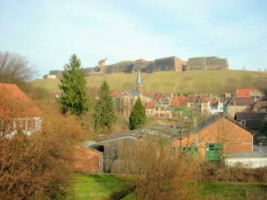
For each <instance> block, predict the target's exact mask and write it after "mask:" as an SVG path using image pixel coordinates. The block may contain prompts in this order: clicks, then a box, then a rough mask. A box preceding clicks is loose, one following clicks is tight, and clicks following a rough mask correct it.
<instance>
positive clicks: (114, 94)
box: [110, 90, 122, 97]
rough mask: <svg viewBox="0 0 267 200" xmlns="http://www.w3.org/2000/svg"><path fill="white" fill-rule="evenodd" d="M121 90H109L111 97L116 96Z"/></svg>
mask: <svg viewBox="0 0 267 200" xmlns="http://www.w3.org/2000/svg"><path fill="white" fill-rule="evenodd" d="M121 92H122V91H120V90H110V96H111V97H117V96H119V95H120V94H121Z"/></svg>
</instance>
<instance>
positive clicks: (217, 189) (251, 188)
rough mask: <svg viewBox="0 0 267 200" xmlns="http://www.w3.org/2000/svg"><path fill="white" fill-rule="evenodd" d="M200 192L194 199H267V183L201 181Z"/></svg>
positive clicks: (132, 199) (128, 198) (131, 196)
mask: <svg viewBox="0 0 267 200" xmlns="http://www.w3.org/2000/svg"><path fill="white" fill-rule="evenodd" d="M198 185H199V190H198V191H199V193H198V194H194V196H195V198H192V200H199V199H201V200H224V199H227V200H243V199H246V200H265V199H267V184H253V183H219V182H218V183H215V182H202V183H199V184H198ZM134 199H135V195H134V193H130V194H128V195H127V196H126V197H124V198H123V199H122V200H134Z"/></svg>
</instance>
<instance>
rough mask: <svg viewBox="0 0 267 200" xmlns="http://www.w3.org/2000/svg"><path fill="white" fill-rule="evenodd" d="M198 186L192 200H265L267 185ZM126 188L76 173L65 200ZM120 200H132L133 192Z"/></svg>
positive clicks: (97, 199)
mask: <svg viewBox="0 0 267 200" xmlns="http://www.w3.org/2000/svg"><path fill="white" fill-rule="evenodd" d="M198 185H199V190H198V191H199V194H197V195H194V196H195V197H196V198H194V199H204V200H211V199H212V200H213V199H215V200H222V199H227V200H241V199H267V184H256V183H255V184H254V183H219V182H218V183H215V182H201V183H199V184H198ZM126 187H127V181H124V180H123V179H121V178H119V177H116V176H113V175H105V174H99V175H87V174H79V173H76V174H74V175H73V185H72V189H70V191H69V193H68V196H67V200H76V199H77V200H88V199H94V200H104V199H107V198H108V197H110V196H111V195H112V194H114V193H116V192H119V191H121V190H123V189H124V188H126ZM122 199H123V200H134V199H135V195H134V192H132V193H130V194H128V195H127V196H126V197H124V198H122Z"/></svg>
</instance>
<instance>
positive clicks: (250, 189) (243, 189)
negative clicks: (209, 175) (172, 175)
mask: <svg viewBox="0 0 267 200" xmlns="http://www.w3.org/2000/svg"><path fill="white" fill-rule="evenodd" d="M200 196H201V197H202V198H203V199H229V200H230V199H234V200H239V199H266V198H267V184H256V183H255V184H254V183H214V182H203V183H200Z"/></svg>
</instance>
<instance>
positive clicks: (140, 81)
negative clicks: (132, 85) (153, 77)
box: [136, 70, 142, 85]
mask: <svg viewBox="0 0 267 200" xmlns="http://www.w3.org/2000/svg"><path fill="white" fill-rule="evenodd" d="M141 83H142V80H141V74H140V70H138V74H137V77H136V84H137V85H139V84H141Z"/></svg>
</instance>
